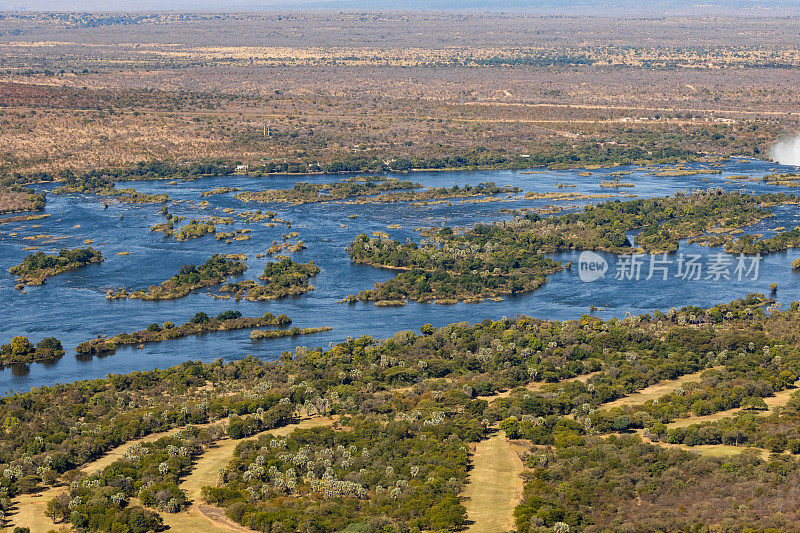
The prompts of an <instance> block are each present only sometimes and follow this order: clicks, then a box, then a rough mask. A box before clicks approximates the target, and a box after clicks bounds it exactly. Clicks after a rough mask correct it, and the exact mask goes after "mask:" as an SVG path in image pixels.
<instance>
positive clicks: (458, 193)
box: [234, 177, 522, 205]
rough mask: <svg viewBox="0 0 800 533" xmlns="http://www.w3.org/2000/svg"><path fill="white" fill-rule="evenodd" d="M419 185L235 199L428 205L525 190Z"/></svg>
mask: <svg viewBox="0 0 800 533" xmlns="http://www.w3.org/2000/svg"><path fill="white" fill-rule="evenodd" d="M421 187H422V185H421V184H419V183H413V182H411V181H400V180H398V179H397V178H376V177H366V178H364V177H356V178H348V179H347V180H345V181H344V182H339V183H326V184H309V183H298V184H296V185H295V186H294V187H292V188H291V189H271V190H267V191H258V192H247V191H245V192H240V193H238V194H236V195H235V196H234V198H236V199H238V200H242V201H245V202H277V203H281V202H282V203H289V204H291V205H301V204H306V203H315V202H333V201H345V202H348V203H355V204H369V203H374V204H379V203H391V202H428V201H436V200H447V199H451V198H452V199H458V198H473V197H478V196H496V195H501V194H514V193H519V192H522V189H520V188H519V187H516V186H512V185H503V186H497V185H496V184H495V183H493V182H488V183H479V184H478V185H464V186H463V187H459V186H458V185H454V186H453V187H450V188H447V187H435V188H429V189H423V190H419V191H416V190H414V189H419V188H421Z"/></svg>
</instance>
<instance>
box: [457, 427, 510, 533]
mask: <svg viewBox="0 0 800 533" xmlns="http://www.w3.org/2000/svg"><path fill="white" fill-rule="evenodd" d="M472 464H473V469H472V471H471V472H470V475H469V482H468V483H467V485H466V487H465V488H464V491H463V493H462V497H464V498H465V500H464V507H466V509H467V517H468V519H469V520H470V521H471V522H472V524H471V525H470V526H469V527H468V529H467V531H470V532H474V533H484V532H490V531H492V532H498V531H511V530H513V529H514V508H515V507H516V506H517V503H518V502H519V500H520V497H521V496H522V478H521V477H520V474H521V473H522V471H523V465H522V461H521V460H520V458H519V456H518V455H517V452H516V451H514V448H513V447H512V446H511V445H510V444H509V442H508V440H507V439H506V437H505V435H504V434H503V433H502V432H499V433H496V434H495V435H492V436H491V437H489V438H488V439H486V440H483V441H481V442H479V443H478V444H477V445H476V446H475V452H474V453H473V455H472Z"/></svg>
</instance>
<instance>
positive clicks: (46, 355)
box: [0, 336, 64, 365]
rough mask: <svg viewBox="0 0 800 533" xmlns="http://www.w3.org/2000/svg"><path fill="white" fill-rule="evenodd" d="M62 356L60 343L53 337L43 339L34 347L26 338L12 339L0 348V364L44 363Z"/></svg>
mask: <svg viewBox="0 0 800 533" xmlns="http://www.w3.org/2000/svg"><path fill="white" fill-rule="evenodd" d="M63 355H64V348H63V347H62V346H61V341H59V340H58V339H56V338H55V337H45V338H44V339H42V340H41V341H39V343H38V344H37V345H36V346H34V345H33V344H32V343H31V341H29V340H28V337H22V336H19V337H14V338H13V339H11V342H10V343H8V344H4V345H2V346H0V364H1V365H13V364H18V363H34V362H36V363H46V362H50V361H55V360H56V359H60V358H61V357H63Z"/></svg>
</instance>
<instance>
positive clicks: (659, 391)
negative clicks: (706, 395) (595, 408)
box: [603, 367, 719, 409]
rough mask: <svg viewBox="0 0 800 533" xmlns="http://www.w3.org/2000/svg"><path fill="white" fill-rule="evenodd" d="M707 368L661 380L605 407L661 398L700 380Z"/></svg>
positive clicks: (640, 402)
mask: <svg viewBox="0 0 800 533" xmlns="http://www.w3.org/2000/svg"><path fill="white" fill-rule="evenodd" d="M717 368H719V367H717ZM706 370H708V369H704V370H701V371H699V372H695V373H694V374H686V375H685V376H681V377H679V378H676V379H668V380H666V381H661V382H659V383H656V384H655V385H650V386H649V387H645V388H644V389H642V390H640V391H638V392H635V393H633V394H631V395H628V396H625V397H624V398H619V399H617V400H614V401H613V402H609V403H607V404H605V405H603V407H604V408H607V409H612V408H614V407H624V406H627V405H639V404H643V403H645V402H647V401H650V400H657V399H658V398H661V397H662V396H664V395H665V394H669V393H670V392H672V391H674V390H675V389H677V388H678V387H682V386H684V385H686V384H687V383H692V382H698V381H700V375H701V374H702V373H703V372H705V371H706Z"/></svg>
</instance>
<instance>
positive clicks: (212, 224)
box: [150, 217, 234, 241]
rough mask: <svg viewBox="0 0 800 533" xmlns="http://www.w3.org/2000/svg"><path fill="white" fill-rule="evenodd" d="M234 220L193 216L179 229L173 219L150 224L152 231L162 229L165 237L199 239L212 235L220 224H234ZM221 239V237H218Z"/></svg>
mask: <svg viewBox="0 0 800 533" xmlns="http://www.w3.org/2000/svg"><path fill="white" fill-rule="evenodd" d="M233 223H234V220H233V218H231V217H207V218H205V219H202V220H201V219H196V218H193V219H191V220H190V221H189V222H187V223H186V224H184V225H183V226H181V229H180V230H179V231H175V225H174V223H173V221H172V220H169V221H167V222H160V223H158V224H154V225H152V226H150V231H151V232H157V231H160V232H161V233H163V234H164V236H165V237H174V238H175V239H177V240H179V241H186V240H189V239H197V238H200V237H203V236H204V235H210V234H212V233H215V232H216V231H217V227H216V226H217V225H218V224H233ZM218 240H219V239H218Z"/></svg>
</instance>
